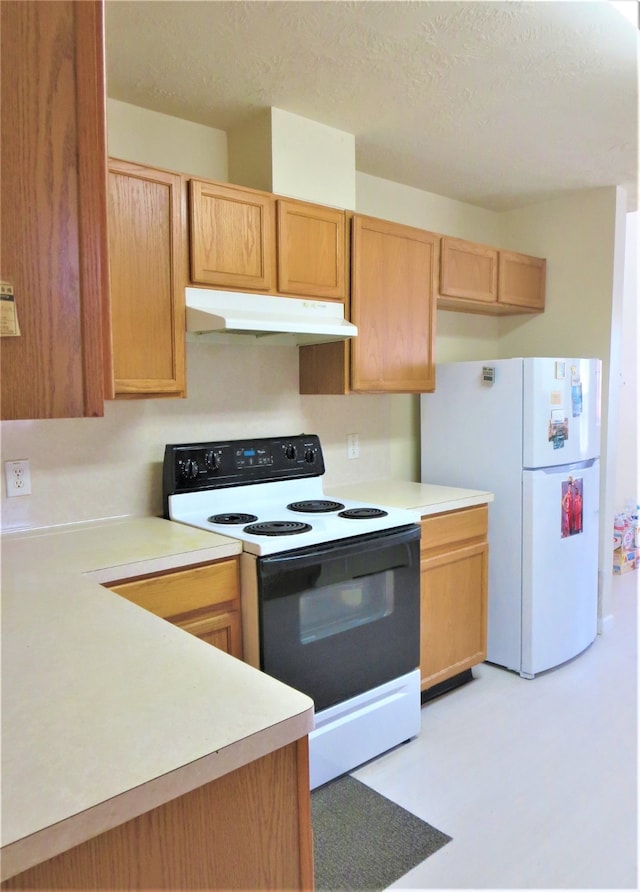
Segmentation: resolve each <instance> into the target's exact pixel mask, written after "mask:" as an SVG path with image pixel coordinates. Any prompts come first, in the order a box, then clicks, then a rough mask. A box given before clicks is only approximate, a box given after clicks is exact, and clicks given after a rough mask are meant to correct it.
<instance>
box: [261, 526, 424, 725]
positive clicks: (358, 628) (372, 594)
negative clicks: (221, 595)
mask: <svg viewBox="0 0 640 892" xmlns="http://www.w3.org/2000/svg"><path fill="white" fill-rule="evenodd" d="M419 538H420V529H419V527H417V526H415V525H412V526H409V527H406V528H402V529H400V530H395V531H390V532H387V533H378V534H375V535H371V536H362V537H356V538H354V539H349V540H343V541H341V542H337V543H334V544H329V545H322V546H318V547H316V548H308V549H300V550H298V551H293V552H285V553H282V554H279V555H272V556H270V557H266V558H261V559H259V560H258V561H257V567H258V592H259V613H260V643H261V668H262V669H263V670H264V671H265V672H267V673H268V674H269V675H272V676H274V677H275V678H278V679H280V680H281V681H283V682H285V683H286V684H288V685H291V687H294V688H296V689H297V690H300V691H303V692H304V693H305V694H308V695H309V696H310V697H312V698H313V700H314V703H315V708H316V711H320V710H322V709H326V708H328V707H329V706H333V705H335V704H336V703H340V702H342V701H343V700H347V699H349V698H350V697H354V696H356V695H357V694H362V693H364V692H366V691H369V690H371V689H372V688H374V687H377V686H378V685H381V684H384V683H385V682H388V681H392V680H393V679H395V678H398V677H400V676H401V675H404V674H405V673H407V672H410V671H412V670H413V669H416V668H417V666H418V664H419V659H420V550H419Z"/></svg>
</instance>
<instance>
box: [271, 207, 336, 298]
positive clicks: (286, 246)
mask: <svg viewBox="0 0 640 892" xmlns="http://www.w3.org/2000/svg"><path fill="white" fill-rule="evenodd" d="M276 210H277V226H278V245H277V258H278V291H280V292H282V293H283V294H292V295H301V296H304V297H311V298H327V299H329V300H339V301H344V300H345V298H346V260H345V254H346V250H345V249H346V214H345V212H344V211H341V210H338V209H337V208H330V207H323V206H322V205H317V204H308V203H306V202H302V201H292V200H285V199H283V198H279V199H277V200H276Z"/></svg>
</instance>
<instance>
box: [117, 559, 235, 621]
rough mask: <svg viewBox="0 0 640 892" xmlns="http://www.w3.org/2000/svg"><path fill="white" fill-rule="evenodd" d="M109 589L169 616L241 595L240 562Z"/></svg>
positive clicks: (161, 614)
mask: <svg viewBox="0 0 640 892" xmlns="http://www.w3.org/2000/svg"><path fill="white" fill-rule="evenodd" d="M108 588H110V589H111V590H112V591H114V592H116V593H117V594H118V595H122V597H123V598H127V600H129V601H133V602H134V603H135V604H138V605H139V606H140V607H144V609H145V610H148V611H150V612H151V613H155V614H156V615H157V616H162V617H164V618H165V619H166V618H167V617H170V616H176V615H179V614H183V613H190V612H191V611H193V610H200V609H202V608H203V607H211V606H213V605H215V604H223V603H224V602H227V601H233V600H235V599H236V598H238V595H239V590H240V586H239V569H238V561H237V560H231V561H221V562H220V563H219V564H205V565H202V566H200V567H189V568H188V569H187V570H177V571H175V572H173V573H165V574H164V575H162V576H151V577H147V578H145V579H136V580H133V581H132V582H122V583H118V584H116V585H109V586H108Z"/></svg>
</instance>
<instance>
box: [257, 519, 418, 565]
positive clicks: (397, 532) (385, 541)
mask: <svg viewBox="0 0 640 892" xmlns="http://www.w3.org/2000/svg"><path fill="white" fill-rule="evenodd" d="M419 538H420V527H419V526H418V524H409V525H408V526H404V527H396V528H394V529H392V530H384V531H380V532H376V533H367V534H366V535H364V536H354V537H353V538H351V539H338V540H336V541H334V542H327V543H323V544H319V545H307V546H305V547H304V548H297V549H294V550H292V551H283V552H278V553H277V554H271V555H266V556H265V557H260V558H258V561H259V563H260V565H261V566H262V567H264V568H265V569H266V568H267V567H273V566H274V565H276V564H279V565H280V566H284V565H288V566H292V565H293V564H295V563H296V562H298V563H300V564H301V565H303V564H304V561H316V560H317V558H319V557H324V556H325V555H331V556H334V555H335V556H336V557H349V556H350V555H352V554H362V553H364V552H367V551H373V550H378V549H379V548H381V547H387V546H391V545H401V544H404V543H407V542H413V541H414V540H415V539H419ZM389 569H393V568H389Z"/></svg>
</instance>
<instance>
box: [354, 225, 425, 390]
mask: <svg viewBox="0 0 640 892" xmlns="http://www.w3.org/2000/svg"><path fill="white" fill-rule="evenodd" d="M352 225H353V231H352V261H351V262H352V285H351V321H352V322H353V323H354V324H355V325H357V327H358V335H357V337H356V338H354V339H353V340H352V342H351V389H352V390H354V391H365V392H374V393H375V392H389V393H428V392H431V391H433V390H434V388H435V362H434V342H435V295H436V291H437V276H438V264H439V247H440V236H438V235H437V234H435V233H432V232H426V231H425V230H422V229H415V228H413V227H411V226H403V225H400V224H399V223H390V222H388V221H386V220H377V219H374V218H372V217H363V216H360V215H357V214H356V215H354V218H353V224H352Z"/></svg>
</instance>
